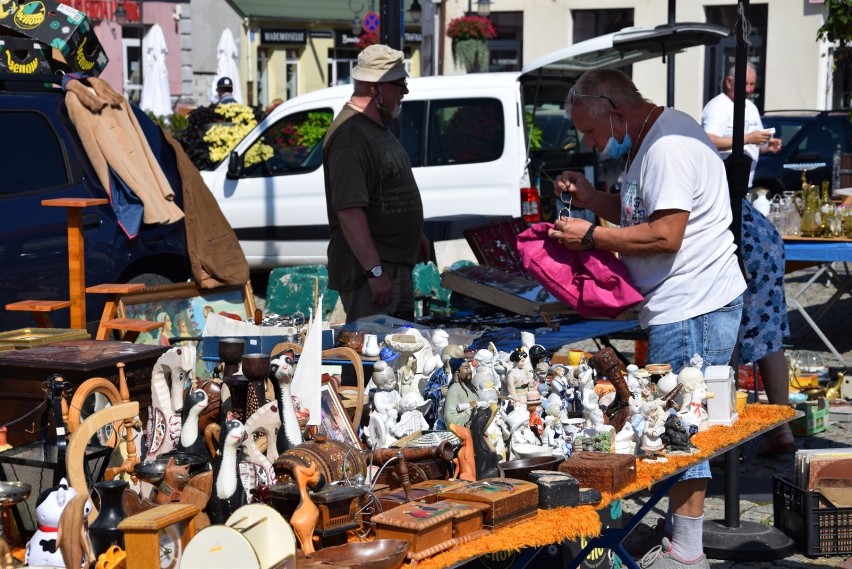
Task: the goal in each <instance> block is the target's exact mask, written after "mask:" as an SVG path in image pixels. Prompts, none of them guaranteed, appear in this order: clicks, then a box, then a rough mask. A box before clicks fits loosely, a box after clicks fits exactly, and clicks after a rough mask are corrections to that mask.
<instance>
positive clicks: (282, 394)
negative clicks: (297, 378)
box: [269, 349, 303, 453]
mask: <svg viewBox="0 0 852 569" xmlns="http://www.w3.org/2000/svg"><path fill="white" fill-rule="evenodd" d="M295 362H296V353H295V352H294V351H293V350H292V349H289V350H284V351H283V352H282V353H281V354H279V355H278V356H277V357H276V358H274V359H273V360H272V361H271V362H269V375H270V378H269V379H270V380H271V382H272V389H273V392H274V393H275V398H276V400H277V401H278V405H277V408H278V413H279V418H280V420H281V428H280V429H278V434H277V435H276V438H275V447H276V450H277V451H278V452H279V453H282V452H284V451H286V450H288V449H291V448H293V447H295V446H297V445H300V444H302V442H303V438H302V427H300V425H299V419H298V417H297V415H296V407H295V404H294V403H293V395H292V394H291V391H290V388H291V385H292V382H293V375H294V374H295V373H296V364H295Z"/></svg>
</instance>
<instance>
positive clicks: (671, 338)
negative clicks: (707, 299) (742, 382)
mask: <svg viewBox="0 0 852 569" xmlns="http://www.w3.org/2000/svg"><path fill="white" fill-rule="evenodd" d="M742 313H743V297H742V295H740V296H738V297H737V298H735V299H734V300H732V301H731V302H730V303H728V304H727V305H726V306H723V307H722V308H719V309H718V310H714V311H713V312H708V313H707V314H702V315H701V316H696V317H695V318H690V319H689V320H682V321H680V322H673V323H672V324H659V325H656V326H649V327H648V330H647V332H648V358H647V359H648V361H649V362H659V363H667V364H671V366H672V371H673V372H674V373H680V370H682V369H683V368H685V367H687V366H689V360H690V358H692V356H693V355H695V354H698V355H699V356H701V357H702V358H703V359H704V364H703V365H704V367H707V366H713V365H729V364H730V363H731V356H732V355H733V352H734V346H736V345H737V335H738V333H739V329H740V321H741V319H742ZM690 478H710V465H709V464H708V463H707V461H704V462H702V463H700V464H697V465H695V466H693V467H692V468H690V469H689V470H687V471H686V473H685V474H684V475H683V478H682V480H688V479H690Z"/></svg>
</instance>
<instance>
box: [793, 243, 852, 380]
mask: <svg viewBox="0 0 852 569" xmlns="http://www.w3.org/2000/svg"><path fill="white" fill-rule="evenodd" d="M784 258H785V261H786V262H787V263H801V262H808V263H816V264H817V265H818V267H819V268H818V269H817V271H816V272H815V273H814V274H813V276H812V277H811V278H810V279H809V280H808V281H807V282H806V283H804V284H803V285H802V286H801V287H800V288H799V290H798V291H797V292H796V294H795V295H793V296H792V297H787V302H788V303H790V304H791V305H792V306H794V307H795V308H796V310H798V311H799V313H800V314H801V315H802V318H804V319H805V321H806V322H807V323H808V325H809V326H810V327H811V329H813V331H814V332H816V334H817V336H819V338H820V340H822V342H823V344H825V346H826V347H827V348H828V349H829V351H830V352H831V353H832V354H833V355H834V357H835V358H837V360H838V361H839V362H840V363H841V365H847V362H846V361H845V360H844V359H843V356H842V355H841V354H840V352H838V351H837V348H835V347H834V344H832V343H831V341H830V340H829V339H828V337H827V336H826V335H825V333H824V332H823V331H822V330H821V329H820V327H819V326H818V325H817V321H818V320H820V319H821V318H822V317H823V316H824V315H825V314H826V313H827V312H828V311H829V310H831V308H832V306H834V304H835V303H836V302H837V301H838V300H840V298H841V297H842V296H843V295H844V294H846V295H849V296H850V297H852V273H850V272H849V267H848V265H847V263H848V262H850V261H852V240H850V239H846V238H832V239H827V238H826V239H817V238H813V239H806V238H797V237H790V236H786V237H785V238H784ZM836 263H842V265H843V268H842V270H840V271H838V270H837V269H835V264H836ZM821 277H826V278H827V279H828V282H829V283H830V284H831V286H832V287H834V290H835V292H834V294H833V295H832V296H831V298H830V299H829V300H828V301H827V302H826V303H825V304H824V305H823V307H822V309H821V310H820V312H819V313H818V314H817V315H816V317H815V318H812V317H811V315H810V314H808V312H807V311H806V310H805V309H804V307H803V306H802V305H801V304H800V303H799V297H800V296H802V294H804V293H805V291H806V290H807V289H808V287H810V286H811V285H812V284H814V283H815V282H816V281H817V280H819V279H820V278H821Z"/></svg>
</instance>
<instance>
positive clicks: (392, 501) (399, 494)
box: [377, 484, 438, 511]
mask: <svg viewBox="0 0 852 569" xmlns="http://www.w3.org/2000/svg"><path fill="white" fill-rule="evenodd" d="M377 497H378V499H379V502H380V503H381V504H382V510H383V511H384V510H390V509H393V508H395V507H397V506H401V505H402V504H405V503H407V502H423V503H424V504H434V503H435V502H437V501H438V492H437V491H436V490H434V489H432V488H415V485H414V484H412V485H411V487H410V488H409V489H408V496H406V495H405V490H403V489H402V488H397V489H396V490H393V491H392V492H384V493H382V494H381V495H378V496H377Z"/></svg>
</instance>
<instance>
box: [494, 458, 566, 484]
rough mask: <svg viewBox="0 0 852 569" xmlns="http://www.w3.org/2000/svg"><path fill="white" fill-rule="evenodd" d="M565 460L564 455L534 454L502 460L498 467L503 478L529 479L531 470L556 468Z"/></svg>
mask: <svg viewBox="0 0 852 569" xmlns="http://www.w3.org/2000/svg"><path fill="white" fill-rule="evenodd" d="M563 460H565V457H563V456H553V455H552V456H533V457H530V458H521V459H518V460H509V461H507V462H501V463H500V464H498V465H497V468H498V469H499V470H500V473H501V475H502V476H503V478H515V479H517V480H529V475H530V472H532V471H533V470H556V469H557V468H559V464H560V463H561V462H562V461H563Z"/></svg>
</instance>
